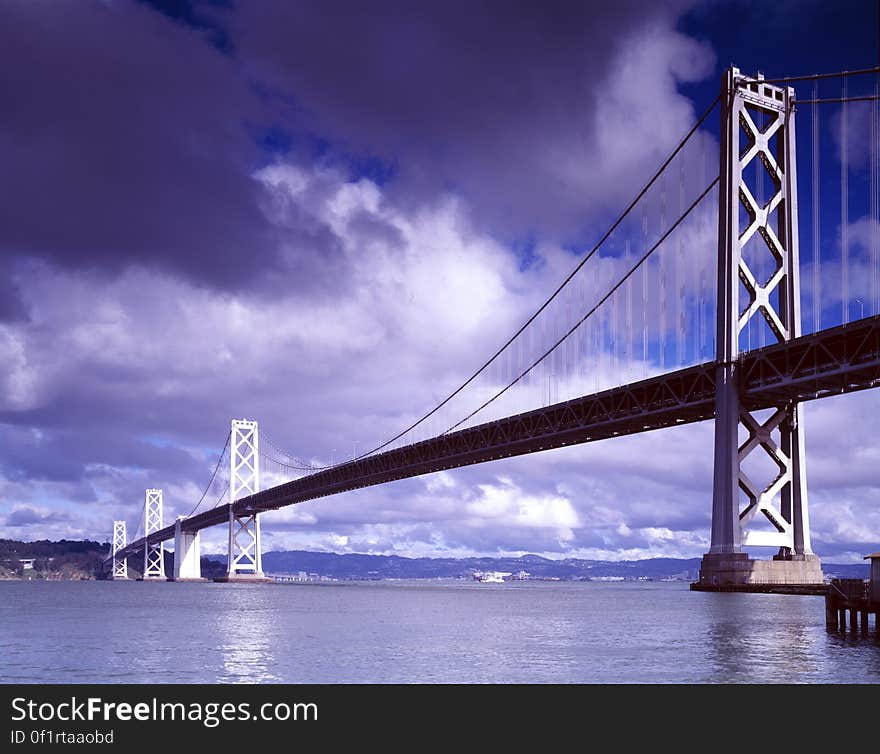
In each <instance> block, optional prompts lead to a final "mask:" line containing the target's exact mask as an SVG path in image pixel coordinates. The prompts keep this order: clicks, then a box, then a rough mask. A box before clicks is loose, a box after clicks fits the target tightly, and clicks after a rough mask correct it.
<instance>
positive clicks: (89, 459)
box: [0, 425, 202, 482]
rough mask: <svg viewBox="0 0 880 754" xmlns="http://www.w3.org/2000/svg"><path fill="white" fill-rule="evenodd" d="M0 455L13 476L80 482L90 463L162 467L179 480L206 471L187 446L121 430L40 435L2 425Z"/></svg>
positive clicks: (0, 466) (5, 469) (3, 467)
mask: <svg viewBox="0 0 880 754" xmlns="http://www.w3.org/2000/svg"><path fill="white" fill-rule="evenodd" d="M0 459H2V460H0V470H2V473H3V476H4V477H6V478H7V479H10V480H34V479H39V480H45V481H50V482H76V481H79V480H81V479H82V478H83V477H84V475H85V474H86V469H87V466H89V465H91V464H102V465H109V466H114V467H117V468H134V469H147V470H150V469H161V470H162V473H163V474H166V475H168V476H171V477H175V478H177V477H179V478H184V477H185V476H186V475H187V474H198V473H199V472H201V471H202V469H201V465H200V464H199V463H198V462H197V461H196V459H195V458H193V456H192V455H190V454H189V453H187V452H186V451H184V450H181V449H179V448H176V447H167V446H162V445H159V444H156V443H153V442H148V441H145V440H138V439H136V438H134V437H132V436H131V435H130V434H128V433H127V432H120V431H117V432H116V433H113V434H111V433H109V432H103V433H101V434H89V433H82V432H76V431H59V432H40V433H39V434H36V433H33V432H29V431H27V430H23V429H20V428H16V427H12V426H9V425H7V426H3V425H0Z"/></svg>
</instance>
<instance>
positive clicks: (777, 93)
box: [700, 68, 823, 587]
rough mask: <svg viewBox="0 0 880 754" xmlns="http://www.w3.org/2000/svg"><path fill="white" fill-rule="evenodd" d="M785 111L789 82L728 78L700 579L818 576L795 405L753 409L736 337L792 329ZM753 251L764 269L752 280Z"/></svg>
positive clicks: (733, 74)
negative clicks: (707, 517) (708, 499)
mask: <svg viewBox="0 0 880 754" xmlns="http://www.w3.org/2000/svg"><path fill="white" fill-rule="evenodd" d="M794 115H795V110H794V89H792V88H791V87H786V88H780V87H777V86H771V85H769V84H765V83H764V82H763V80H762V78H761V77H759V78H757V79H753V78H749V77H746V76H743V75H742V74H740V72H739V70H738V69H737V68H731V69H729V70H728V71H727V72H726V73H725V77H724V79H723V81H722V86H721V180H720V193H719V213H718V323H717V326H718V329H717V354H716V360H717V363H718V369H717V382H716V397H715V475H714V487H713V503H712V544H711V547H710V550H709V552H708V553H707V554H706V555H705V556H704V558H703V562H702V566H701V568H700V582H701V585H706V586H713V585H717V586H719V587H721V586H725V585H732V584H736V585H743V584H756V583H761V584H789V585H790V584H821V583H822V580H823V579H822V569H821V566H820V564H819V559H818V558H817V557H816V555H814V554H813V551H812V549H811V547H810V528H809V516H808V512H807V486H806V472H805V467H804V443H803V435H804V426H803V410H802V408H801V406H800V405H798V404H795V403H787V404H784V405H779V406H777V407H775V408H773V409H771V410H770V416H769V417H767V416H758V415H757V412H753V411H752V410H751V408H750V406H749V405H747V403H746V402H745V401H743V400H741V399H740V394H739V390H738V379H739V376H738V372H737V369H738V365H739V354H740V339H741V336H744V331H746V328H747V327H748V326H749V325H750V324H753V325H756V326H757V327H758V328H759V329H760V328H763V327H764V325H766V330H765V332H768V331H769V333H770V342H771V343H774V342H784V341H788V340H791V339H792V338H796V337H799V336H800V334H801V322H800V277H799V261H798V234H797V172H796V165H795V154H796V149H795V118H794ZM756 170H757V171H762V172H763V174H764V175H765V176H768V177H769V184H770V186H769V192H768V193H769V197H767V196H761V195H760V193H759V188H758V187H756V186H755V181H751V182H752V185H751V186H750V185H749V181H748V180H746V177H747V176H748V177H749V178H751V177H752V176H753V175H755V171H756ZM762 258H763V259H764V260H765V263H766V261H769V266H770V268H771V269H770V272H769V275H766V274H765V275H761V270H762V269H763V267H764V264H762V263H761V262H760V259H762ZM755 260H759V262H758V265H757V266H756V263H755ZM753 267H755V269H753ZM759 315H760V316H759ZM741 430H745V431H744V432H743V435H744V436H745V439H744V440H742V441H740V432H741ZM752 453H756V455H755V456H753V457H752V458H751V459H749V456H751V454H752ZM761 460H763V461H764V462H765V464H764V465H765V467H767V466H769V467H770V468H771V469H773V470H772V472H770V478H769V479H757V480H754V479H752V476H750V475H754V474H756V473H764V474H766V473H767V472H766V471H762V470H761V469H760V468H758V469H757V471H756V468H755V466H754V463H755V462H756V461H758V462H759V461H761ZM767 461H769V463H767ZM741 497H743V498H745V500H744V503H745V504H744V506H741V502H740V500H741ZM758 524H763V529H761V528H759V527H758ZM744 545H754V546H767V547H776V548H778V550H777V554H776V555H775V556H774V558H773V560H770V561H765V560H753V559H751V558H750V557H749V555H748V554H747V553H746V552H744V551H743V549H742V548H743V546H744Z"/></svg>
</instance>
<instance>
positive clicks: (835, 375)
mask: <svg viewBox="0 0 880 754" xmlns="http://www.w3.org/2000/svg"><path fill="white" fill-rule="evenodd" d="M716 374H717V365H716V362H714V361H711V362H707V363H704V364H699V365H697V366H692V367H688V368H686V369H681V370H679V371H676V372H669V373H667V374H663V375H658V376H656V377H651V378H649V379H646V380H642V381H640V382H636V383H632V384H629V385H624V386H622V387H618V388H612V389H610V390H605V391H603V392H600V393H596V394H593V395H587V396H584V397H582V398H576V399H573V400H570V401H565V402H563V403H557V404H555V405H552V406H548V407H546V408H541V409H537V410H534V411H529V412H526V413H523V414H518V415H516V416H510V417H507V418H504V419H500V420H497V421H492V422H488V423H485V424H480V425H478V426H475V427H470V428H468V429H462V430H459V431H457V432H453V433H450V434H445V435H440V436H438V437H435V438H432V439H430V440H425V441H422V442H418V443H414V444H412V445H407V446H404V447H401V448H397V449H394V450H389V451H386V452H384V453H379V454H376V455H373V456H368V457H365V458H361V459H359V460H356V461H350V462H348V463H345V464H340V465H338V466H334V467H333V468H330V469H327V470H325V471H319V472H316V473H314V474H311V475H309V476H305V477H302V478H300V479H296V480H294V481H292V482H287V483H285V484H282V485H279V486H277V487H272V488H270V489H267V490H264V491H262V492H257V493H256V494H252V495H249V496H247V497H243V498H241V499H239V500H237V501H235V503H232V504H225V505H221V506H218V507H216V508H214V509H212V510H209V511H206V512H204V513H200V514H198V515H196V516H193V517H192V518H188V519H183V520H181V521H180V523H179V525H180V526H181V527H182V528H183V529H184V530H186V531H199V530H201V529H204V528H207V527H210V526H215V525H218V524H227V525H228V523H229V520H230V517H231V516H233V517H236V518H247V517H251V516H253V515H255V514H257V513H262V512H265V511H269V510H276V509H278V508H283V507H285V506H287V505H292V504H295V503H302V502H305V501H306V500H314V499H316V498H320V497H325V496H327V495H334V494H336V493H339V492H346V491H348V490H354V489H358V488H361V487H370V486H373V485H377V484H383V483H385V482H390V481H394V480H397V479H406V478H409V477H414V476H420V475H422V474H429V473H432V472H435V471H442V470H444V469H453V468H458V467H460V466H469V465H471V464H475V463H483V462H485V461H493V460H498V459H502V458H510V457H512V456H518V455H523V454H526V453H533V452H536V451H541V450H550V449H552V448H560V447H563V446H566V445H577V444H580V443H586V442H593V441H595V440H604V439H607V438H610V437H620V436H623V435H630V434H637V433H641V432H646V431H650V430H654V429H662V428H664V427H673V426H678V425H682V424H690V423H692V422H698V421H705V420H707V419H713V418H715V392H716ZM733 374H734V379H735V382H736V385H737V391H738V394H739V400H740V403H741V405H742V406H743V407H745V408H746V409H747V410H749V411H750V412H755V411H760V410H763V409H776V410H778V407H779V406H780V405H789V404H791V405H795V404H797V403H800V402H803V401H811V400H816V399H819V398H824V397H828V396H833V395H841V394H843V393H850V392H854V391H857V390H864V389H867V388H872V387H877V386H878V385H880V316H874V317H868V318H865V319H861V320H858V321H856V322H853V323H850V324H848V325H841V326H839V327H835V328H831V329H827V330H822V331H821V332H819V333H816V334H813V335H806V336H802V337H799V338H794V339H792V340H788V341H784V342H781V343H777V344H774V345H771V346H768V347H766V348H762V349H757V350H753V351H749V352H747V353H743V354H740V355H739V356H738V357H737V359H736V361H735V364H734V370H733ZM174 534H175V526H168V527H165V528H164V529H161V530H160V531H156V532H154V533H152V534H150V535H149V537H146V540H147V543H148V544H150V545H155V544H157V543H159V542H162V541H164V540H167V539H171V538H173V537H174ZM144 544H145V541H144V538H141V539H139V540H137V541H135V542H132V543H131V544H129V545H128V546H127V547H126V548H125V549H124V550H121V551H119V552H118V553H117V557H125V556H126V555H134V554H135V553H142V552H143V551H144Z"/></svg>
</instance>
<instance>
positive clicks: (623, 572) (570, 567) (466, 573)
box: [210, 550, 868, 581]
mask: <svg viewBox="0 0 880 754" xmlns="http://www.w3.org/2000/svg"><path fill="white" fill-rule="evenodd" d="M210 557H211V558H216V559H218V560H220V561H222V562H225V558H223V557H222V556H210ZM823 568H824V570H825V573H826V575H829V576H835V577H842V578H867V577H868V566H867V564H847V565H835V564H830V563H829V564H823ZM263 570H264V571H265V572H267V573H271V574H277V575H282V574H293V575H295V574H299V573H301V572H305V573H306V574H315V575H318V576H325V577H328V578H336V579H432V578H470V577H471V575H472V574H473V573H474V572H475V571H506V572H509V573H518V572H519V571H526V572H527V573H528V574H529V575H530V576H531V577H533V578H539V579H550V578H553V579H563V580H586V579H596V578H620V577H622V578H625V579H638V578H647V579H663V578H665V579H681V580H683V581H693V580H695V579H696V578H697V577H698V575H699V570H700V558H687V559H681V558H650V559H646V560H622V561H604V560H583V559H578V558H565V559H561V560H551V559H549V558H542V557H541V556H539V555H523V556H522V557H519V558H488V557H486V558H405V557H401V556H398V555H356V554H345V555H341V554H337V553H330V552H308V551H305V550H292V551H285V552H277V551H276V552H267V553H264V554H263Z"/></svg>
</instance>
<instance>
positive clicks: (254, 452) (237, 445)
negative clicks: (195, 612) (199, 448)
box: [222, 419, 266, 581]
mask: <svg viewBox="0 0 880 754" xmlns="http://www.w3.org/2000/svg"><path fill="white" fill-rule="evenodd" d="M231 431H232V435H231V438H230V450H231V452H230V456H229V462H230V481H229V556H228V560H227V564H228V565H227V573H226V576H225V577H223V578H222V580H223V581H233V580H245V581H265V580H266V579H265V577H264V575H263V561H262V550H261V544H260V516H259V514H258V513H257V512H256V511H251V512H244V513H240V514H239V515H236V514H235V512H234V509H233V505H234V503H235V501H236V500H238V499H239V498H242V497H246V496H248V495H253V494H255V493H257V492H259V491H260V438H259V430H258V427H257V422H255V421H248V420H246V419H233V420H232V429H231Z"/></svg>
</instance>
